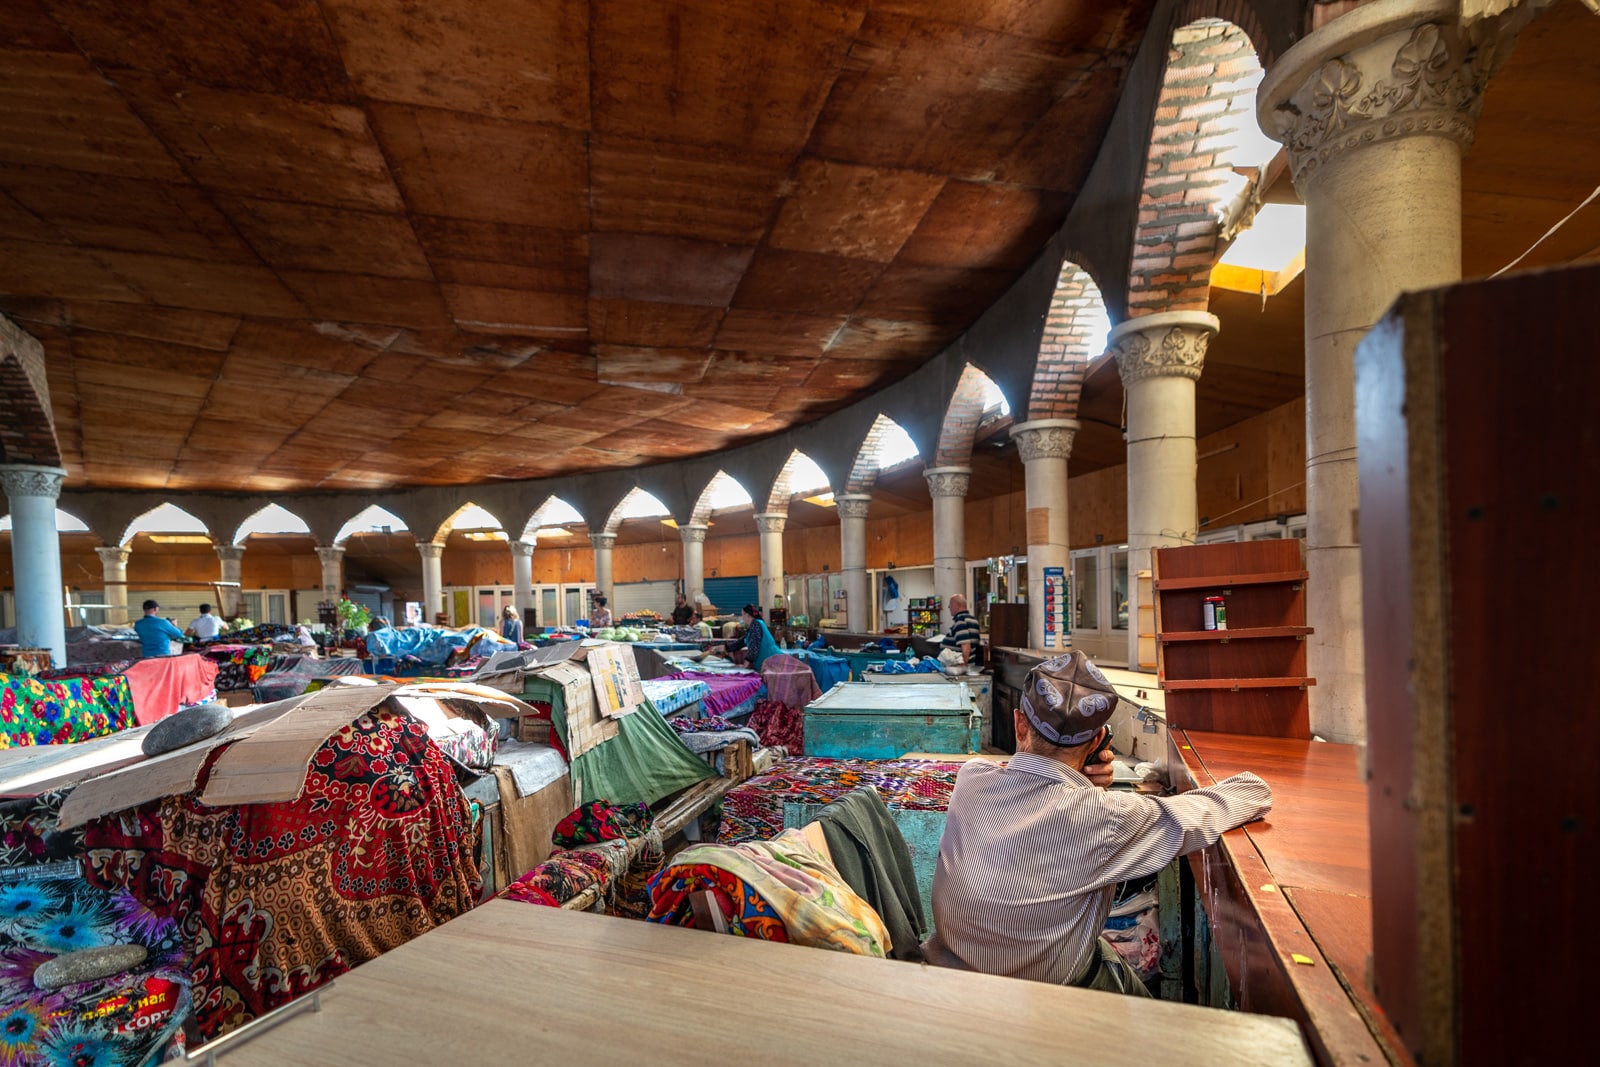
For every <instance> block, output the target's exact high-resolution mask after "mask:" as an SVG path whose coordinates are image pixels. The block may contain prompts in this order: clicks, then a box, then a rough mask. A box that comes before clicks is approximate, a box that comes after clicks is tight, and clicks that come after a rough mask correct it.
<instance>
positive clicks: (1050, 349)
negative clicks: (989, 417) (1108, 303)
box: [1028, 263, 1105, 420]
mask: <svg viewBox="0 0 1600 1067" xmlns="http://www.w3.org/2000/svg"><path fill="white" fill-rule="evenodd" d="M1104 308H1105V304H1104V302H1103V301H1102V300H1101V299H1100V289H1099V287H1098V286H1096V285H1095V283H1094V279H1092V278H1090V277H1089V275H1088V274H1087V273H1085V272H1084V271H1083V270H1082V269H1081V268H1080V267H1078V266H1077V265H1076V264H1073V263H1066V264H1063V265H1062V268H1061V276H1060V278H1059V279H1058V280H1057V281H1056V291H1055V295H1054V296H1053V297H1051V299H1050V311H1049V313H1048V314H1047V315H1046V316H1045V321H1044V335H1043V337H1041V338H1040V341H1039V358H1038V361H1037V362H1036V363H1035V364H1034V371H1033V389H1032V392H1031V393H1029V395H1028V418H1029V419H1030V420H1032V419H1075V418H1077V417H1078V398H1079V396H1080V395H1081V394H1082V392H1083V376H1084V373H1085V372H1086V371H1087V370H1088V366H1089V360H1091V359H1093V358H1094V357H1095V356H1098V355H1099V354H1100V351H1101V350H1102V349H1103V348H1104V341H1105V338H1104V336H1099V337H1097V336H1095V333H1096V331H1097V329H1098V328H1100V327H1103V326H1104V318H1103V314H1104Z"/></svg>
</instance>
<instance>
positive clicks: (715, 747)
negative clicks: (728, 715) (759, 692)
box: [667, 715, 761, 755]
mask: <svg viewBox="0 0 1600 1067" xmlns="http://www.w3.org/2000/svg"><path fill="white" fill-rule="evenodd" d="M667 721H668V722H669V723H671V724H672V728H673V729H674V730H676V731H677V732H678V736H679V737H680V738H681V739H682V740H683V743H684V744H685V745H688V746H689V751H690V752H693V753H694V754H695V755H703V754H704V753H707V752H718V751H720V750H722V749H724V748H727V747H728V746H729V745H731V744H733V743H734V742H736V741H748V742H750V744H751V746H752V747H754V746H756V745H759V744H761V738H760V736H759V735H757V733H756V732H755V731H754V730H752V729H750V728H749V727H748V726H738V725H735V724H734V723H731V722H729V721H728V720H727V719H724V718H721V717H720V716H716V715H708V716H706V717H705V718H703V719H669V720H667Z"/></svg>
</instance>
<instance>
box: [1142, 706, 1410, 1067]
mask: <svg viewBox="0 0 1600 1067" xmlns="http://www.w3.org/2000/svg"><path fill="white" fill-rule="evenodd" d="M1171 744H1172V749H1173V756H1174V759H1173V761H1172V770H1173V778H1174V785H1175V786H1177V787H1178V788H1179V789H1186V788H1196V787H1204V786H1208V785H1212V784H1214V783H1215V782H1217V781H1220V780H1222V779H1224V778H1227V777H1228V776H1230V775H1233V774H1237V773H1239V772H1241V771H1253V772H1255V773H1256V774H1258V775H1260V776H1261V777H1262V778H1263V779H1265V780H1266V782H1267V784H1268V785H1269V786H1270V787H1271V788H1272V794H1273V809H1272V813H1271V814H1270V815H1269V816H1268V817H1267V818H1266V819H1264V820H1262V821H1260V822H1255V823H1251V824H1249V825H1247V826H1243V827H1240V828H1239V829H1237V830H1232V831H1230V832H1228V833H1227V834H1224V835H1223V837H1222V840H1221V841H1220V842H1219V843H1218V844H1217V846H1216V847H1215V848H1211V849H1207V850H1205V851H1204V852H1201V853H1196V854H1195V855H1193V856H1191V857H1190V861H1191V867H1192V868H1193V869H1194V871H1195V880H1196V882H1197V884H1198V885H1199V887H1200V892H1201V893H1202V895H1203V900H1204V903H1205V907H1206V911H1207V914H1208V915H1209V916H1210V918H1211V922H1212V925H1213V927H1214V929H1215V930H1216V931H1217V935H1216V936H1217V939H1218V942H1219V944H1220V945H1221V946H1222V948H1223V959H1224V963H1225V966H1226V967H1227V969H1228V973H1229V978H1230V982H1231V984H1232V985H1233V988H1234V989H1235V990H1236V996H1238V997H1239V999H1240V1004H1241V1006H1242V1007H1244V1008H1246V1009H1247V1010H1252V1011H1272V1012H1276V1013H1278V1014H1287V1015H1293V1016H1294V1017H1296V1018H1299V1019H1301V1020H1302V1021H1303V1022H1304V1023H1305V1026H1306V1031H1307V1034H1308V1037H1309V1039H1310V1041H1311V1044H1312V1047H1313V1050H1314V1051H1315V1052H1316V1054H1317V1058H1318V1061H1319V1062H1321V1063H1327V1064H1353V1065H1369V1067H1370V1065H1373V1064H1382V1063H1387V1062H1402V1063H1403V1062H1409V1061H1408V1060H1407V1059H1406V1058H1405V1055H1404V1053H1403V1051H1401V1048H1402V1046H1401V1045H1400V1043H1399V1041H1398V1040H1396V1038H1395V1035H1394V1032H1393V1029H1392V1028H1391V1027H1390V1026H1389V1023H1388V1021H1387V1020H1386V1019H1385V1018H1384V1016H1383V1014H1382V1011H1381V1010H1380V1009H1379V1008H1378V1007H1377V1003H1376V1000H1375V999H1374V998H1373V996H1372V994H1371V992H1370V990H1369V989H1368V987H1367V978H1366V976H1367V969H1368V963H1367V961H1368V957H1369V956H1370V955H1371V953H1372V901H1371V883H1370V877H1369V872H1370V863H1371V861H1370V853H1369V850H1368V849H1369V846H1368V839H1367V790H1366V784H1365V782H1364V781H1363V780H1362V774H1361V768H1360V765H1359V752H1358V750H1357V749H1356V747H1355V746H1354V745H1335V744H1326V743H1322V742H1316V741H1305V740H1299V739H1290V738H1275V737H1255V736H1245V735H1241V734H1218V733H1207V732H1204V731H1198V730H1187V731H1182V730H1175V731H1173V732H1172V734H1171ZM1185 778H1187V780H1185ZM1296 957H1299V959H1297V958H1296Z"/></svg>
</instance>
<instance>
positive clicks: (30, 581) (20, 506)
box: [0, 463, 67, 667]
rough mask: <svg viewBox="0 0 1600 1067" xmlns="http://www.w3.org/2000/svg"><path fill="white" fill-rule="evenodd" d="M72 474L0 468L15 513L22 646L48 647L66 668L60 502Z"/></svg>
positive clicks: (14, 566) (14, 570) (14, 567)
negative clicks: (63, 486)
mask: <svg viewBox="0 0 1600 1067" xmlns="http://www.w3.org/2000/svg"><path fill="white" fill-rule="evenodd" d="M66 476H67V472H66V471H64V470H61V469H60V468H58V467H39V466H35V465H34V464H31V463H12V464H7V465H5V466H0V488H3V489H4V490H5V494H6V500H7V501H9V503H10V509H11V575H12V578H11V581H12V587H13V589H14V590H15V593H16V598H17V644H19V645H22V646H24V647H26V648H48V649H49V650H50V660H51V662H52V663H53V664H54V665H55V666H57V667H65V666H66V665H67V624H66V602H65V601H64V600H63V599H62V585H61V538H60V537H59V536H58V535H57V534H56V498H57V497H59V496H60V495H61V482H62V480H63V479H65V478H66Z"/></svg>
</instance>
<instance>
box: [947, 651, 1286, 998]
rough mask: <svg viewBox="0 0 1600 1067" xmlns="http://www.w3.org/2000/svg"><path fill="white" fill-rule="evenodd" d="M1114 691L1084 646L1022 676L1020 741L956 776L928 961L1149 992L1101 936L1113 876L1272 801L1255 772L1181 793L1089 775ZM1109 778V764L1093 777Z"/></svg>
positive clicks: (1166, 855) (1140, 869) (1126, 874)
mask: <svg viewBox="0 0 1600 1067" xmlns="http://www.w3.org/2000/svg"><path fill="white" fill-rule="evenodd" d="M1116 702H1117V696H1116V693H1115V691H1114V690H1113V689H1112V688H1111V684H1110V683H1109V682H1108V681H1106V678H1105V676H1104V675H1103V674H1101V673H1100V671H1099V669H1098V668H1096V667H1095V665H1094V664H1093V663H1091V662H1090V661H1089V659H1088V658H1087V657H1086V656H1084V654H1083V653H1082V652H1072V653H1069V654H1068V655H1065V656H1058V657H1056V658H1054V659H1051V660H1047V661H1046V662H1044V663H1041V664H1040V665H1038V666H1036V667H1034V668H1033V670H1032V671H1030V672H1029V673H1028V680H1027V683H1026V689H1025V690H1024V693H1023V698H1022V707H1021V708H1020V709H1018V710H1017V711H1015V712H1014V713H1013V715H1014V721H1015V726H1016V731H1017V752H1016V755H1014V756H1013V757H1012V758H1011V760H1010V762H1009V763H1007V764H1005V765H1004V766H1001V765H1000V764H997V763H992V762H989V761H987V760H973V761H971V762H969V763H968V764H967V765H966V766H964V767H963V768H962V769H961V773H960V774H958V775H957V776H956V787H955V792H954V793H953V794H951V797H950V810H949V816H948V818H947V820H946V822H945V829H944V837H943V839H942V840H941V841H940V843H939V864H938V867H937V869H936V871H935V874H934V880H933V923H934V928H935V932H934V934H933V936H932V937H930V938H929V939H928V941H927V943H926V944H924V945H923V953H924V955H925V956H926V958H927V960H928V962H930V963H933V964H938V965H942V966H950V967H961V968H965V969H967V970H975V971H983V972H985V973H987V974H1003V975H1009V976H1011V977H1015V978H1031V979H1035V980H1037V981H1042V982H1055V983H1058V984H1067V985H1080V986H1087V987H1090V988H1095V989H1108V990H1118V991H1121V992H1125V993H1133V994H1136V995H1144V996H1148V995H1149V993H1148V992H1147V991H1146V990H1145V987H1144V983H1142V982H1141V981H1139V979H1138V977H1137V975H1135V974H1134V972H1133V971H1132V970H1131V969H1130V968H1128V967H1127V966H1126V965H1125V964H1123V963H1122V962H1121V960H1120V958H1119V957H1118V956H1117V955H1116V952H1115V950H1113V949H1112V948H1111V947H1110V945H1108V944H1106V943H1105V942H1103V941H1102V940H1101V939H1100V932H1101V930H1102V929H1104V927H1105V922H1106V915H1107V913H1108V912H1109V911H1110V909H1111V895H1112V892H1113V891H1114V889H1115V887H1116V884H1117V883H1118V882H1121V881H1125V880H1127V879H1132V878H1144V877H1147V876H1149V875H1151V874H1154V873H1155V872H1157V871H1159V870H1160V869H1161V868H1163V867H1165V866H1166V865H1167V864H1168V863H1170V862H1172V860H1173V859H1174V858H1175V857H1177V856H1181V855H1184V854H1186V853H1189V852H1194V851H1196V850H1198V849H1202V848H1205V847H1206V846H1207V845H1211V844H1213V843H1215V842H1216V840H1217V838H1218V837H1220V836H1221V835H1222V833H1223V832H1224V831H1226V830H1230V829H1232V828H1233V827H1235V826H1239V825H1242V824H1243V823H1247V822H1250V821H1251V820H1253V819H1258V818H1260V817H1261V816H1263V815H1265V814H1266V813H1267V812H1269V811H1270V810H1272V792H1271V790H1270V789H1268V788H1267V784H1266V783H1265V782H1263V781H1262V780H1261V779H1260V778H1257V777H1256V776H1255V775H1253V774H1249V773H1245V774H1238V775H1234V776H1233V777H1232V778H1229V779H1227V780H1226V781H1223V782H1219V783H1217V785H1215V786H1213V787H1211V788H1210V789H1196V790H1192V791H1191V792H1188V793H1184V794H1182V795H1181V796H1176V797H1151V796H1143V795H1139V794H1135V793H1120V792H1119V793H1113V792H1109V791H1106V790H1103V789H1097V788H1095V783H1094V782H1092V781H1091V780H1090V779H1089V778H1088V777H1086V776H1085V774H1084V766H1085V763H1086V762H1087V761H1093V760H1094V757H1095V754H1096V752H1097V751H1098V750H1099V749H1100V746H1101V744H1102V742H1103V740H1104V739H1105V738H1106V737H1107V736H1108V731H1109V727H1107V725H1106V723H1107V722H1108V721H1109V720H1110V718H1111V713H1112V711H1113V709H1114V708H1115V707H1116ZM1096 777H1100V778H1104V777H1105V776H1104V775H1096Z"/></svg>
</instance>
